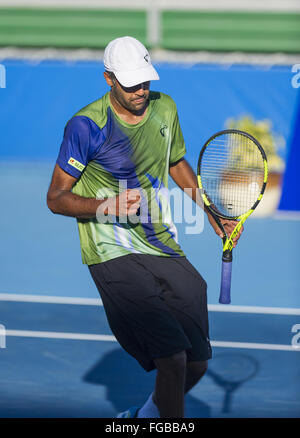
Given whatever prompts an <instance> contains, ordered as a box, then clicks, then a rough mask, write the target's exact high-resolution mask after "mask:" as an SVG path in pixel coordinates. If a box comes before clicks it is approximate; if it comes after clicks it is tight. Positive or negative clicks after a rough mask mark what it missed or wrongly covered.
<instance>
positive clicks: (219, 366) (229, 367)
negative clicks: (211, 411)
mask: <svg viewBox="0 0 300 438" xmlns="http://www.w3.org/2000/svg"><path fill="white" fill-rule="evenodd" d="M258 370H259V363H258V361H257V360H256V359H254V357H252V356H250V355H248V354H241V353H222V354H216V355H215V356H214V359H213V360H212V361H210V362H209V365H208V369H207V371H206V375H207V376H209V377H211V379H212V380H213V382H214V383H215V384H216V385H218V386H219V387H221V388H222V389H223V391H224V398H223V402H222V406H221V412H222V414H230V413H231V411H232V403H233V397H234V393H236V392H237V391H238V390H239V389H240V388H241V386H242V385H243V384H244V383H246V382H248V381H249V380H251V379H253V378H254V377H255V376H256V374H257V372H258Z"/></svg>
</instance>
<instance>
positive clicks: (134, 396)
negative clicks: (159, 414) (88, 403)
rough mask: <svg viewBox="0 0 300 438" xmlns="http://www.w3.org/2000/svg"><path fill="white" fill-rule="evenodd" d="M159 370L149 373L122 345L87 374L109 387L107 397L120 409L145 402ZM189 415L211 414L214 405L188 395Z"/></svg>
mask: <svg viewBox="0 0 300 438" xmlns="http://www.w3.org/2000/svg"><path fill="white" fill-rule="evenodd" d="M155 376H156V371H151V372H149V373H147V372H146V371H144V370H143V369H142V368H141V366H140V365H139V364H138V362H136V361H135V359H133V358H132V357H131V356H129V355H128V354H127V353H126V352H125V351H123V350H122V349H121V348H118V349H115V350H113V351H110V352H109V353H107V354H105V355H104V356H102V357H101V359H100V360H99V361H98V362H97V363H96V364H95V365H94V366H93V367H92V368H91V369H90V370H88V371H87V373H86V374H85V375H84V376H83V380H84V381H85V382H88V383H91V384H96V385H103V386H104V387H106V398H107V400H108V401H109V402H110V403H111V404H112V405H113V407H114V408H115V410H116V413H117V412H120V411H124V410H126V409H128V408H129V407H131V406H142V405H143V404H144V403H145V401H146V400H147V398H148V397H149V394H150V393H151V392H152V391H153V388H154V383H155ZM186 417H187V418H208V417H210V407H209V406H208V405H207V404H206V403H203V402H202V401H200V400H198V399H197V398H195V397H193V396H192V395H189V394H188V395H187V396H186Z"/></svg>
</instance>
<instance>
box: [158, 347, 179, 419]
mask: <svg viewBox="0 0 300 438" xmlns="http://www.w3.org/2000/svg"><path fill="white" fill-rule="evenodd" d="M154 362H155V365H156V368H157V375H156V384H155V392H154V395H153V400H154V402H155V404H156V405H157V407H158V410H159V413H160V417H161V418H184V392H185V378H186V353H185V351H181V352H180V353H176V354H174V355H172V356H170V357H163V358H159V359H155V360H154Z"/></svg>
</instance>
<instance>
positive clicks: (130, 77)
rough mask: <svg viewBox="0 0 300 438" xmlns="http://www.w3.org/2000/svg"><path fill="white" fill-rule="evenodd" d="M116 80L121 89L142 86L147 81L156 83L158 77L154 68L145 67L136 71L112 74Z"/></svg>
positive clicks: (150, 66)
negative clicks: (121, 86)
mask: <svg viewBox="0 0 300 438" xmlns="http://www.w3.org/2000/svg"><path fill="white" fill-rule="evenodd" d="M114 74H115V76H116V78H117V79H118V81H119V82H120V84H121V85H123V87H134V86H135V85H138V84H142V83H143V82H148V81H158V80H159V76H158V74H157V71H156V70H155V68H154V67H153V66H152V64H151V65H147V67H145V68H139V69H138V70H131V71H126V72H124V71H122V72H118V71H115V72H114Z"/></svg>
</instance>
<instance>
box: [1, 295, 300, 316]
mask: <svg viewBox="0 0 300 438" xmlns="http://www.w3.org/2000/svg"><path fill="white" fill-rule="evenodd" d="M0 301H16V302H26V303H47V304H75V305H76V304H77V305H82V306H103V304H102V301H101V299H100V298H80V297H58V296H49V295H26V294H9V293H0ZM208 310H209V311H211V312H233V313H262V314H270V315H300V309H299V308H293V307H264V306H233V305H224V304H208Z"/></svg>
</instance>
